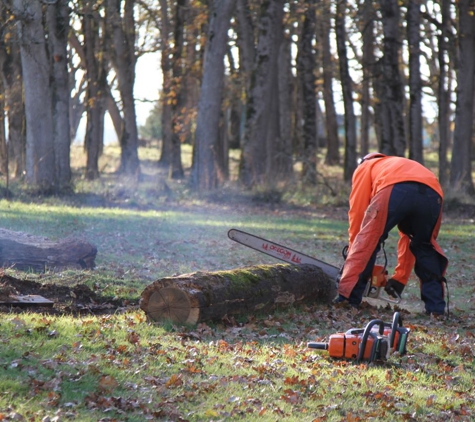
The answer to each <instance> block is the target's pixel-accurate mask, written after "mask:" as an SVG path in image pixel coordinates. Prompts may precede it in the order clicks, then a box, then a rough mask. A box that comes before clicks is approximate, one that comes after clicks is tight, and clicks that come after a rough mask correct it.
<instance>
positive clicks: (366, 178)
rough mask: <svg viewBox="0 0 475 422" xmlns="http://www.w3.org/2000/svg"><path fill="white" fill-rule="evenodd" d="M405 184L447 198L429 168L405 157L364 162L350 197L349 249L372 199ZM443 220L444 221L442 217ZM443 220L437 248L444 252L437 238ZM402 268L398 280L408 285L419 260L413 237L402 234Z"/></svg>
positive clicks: (400, 260)
mask: <svg viewBox="0 0 475 422" xmlns="http://www.w3.org/2000/svg"><path fill="white" fill-rule="evenodd" d="M401 182H420V183H423V184H425V185H427V186H429V187H431V188H432V189H434V190H435V191H436V192H437V193H438V194H439V195H440V196H441V198H443V192H442V188H441V187H440V184H439V182H438V180H437V178H436V176H435V175H434V173H432V172H431V171H430V170H429V169H427V168H426V167H424V166H423V165H422V164H420V163H418V162H417V161H413V160H409V159H407V158H403V157H395V156H382V157H377V158H372V159H369V160H366V161H364V162H363V163H361V164H360V165H359V166H358V167H357V169H356V170H355V172H354V173H353V180H352V190H351V194H350V210H349V212H348V219H349V228H348V234H349V246H350V248H351V245H352V243H353V241H354V240H355V236H356V235H357V233H358V232H359V231H360V228H361V223H362V221H363V217H364V215H365V212H366V209H367V207H368V205H369V203H370V201H371V199H372V198H373V197H374V196H375V195H376V194H377V193H378V192H380V191H381V189H383V188H385V187H388V186H390V185H394V184H396V183H401ZM439 220H440V218H439ZM439 225H440V221H439V223H438V224H437V227H436V230H434V235H433V239H432V240H433V242H432V243H433V245H434V247H435V248H436V249H437V250H438V251H439V252H441V250H440V247H439V245H437V242H436V241H435V239H436V238H437V234H438V228H439ZM399 235H400V240H399V242H398V265H397V267H396V269H395V274H394V276H393V277H394V278H395V279H396V280H398V281H399V282H401V283H403V284H406V283H407V280H408V279H409V276H410V274H411V271H412V268H413V267H414V262H415V258H414V255H412V253H411V251H410V250H409V238H408V236H406V235H405V234H403V233H401V232H399Z"/></svg>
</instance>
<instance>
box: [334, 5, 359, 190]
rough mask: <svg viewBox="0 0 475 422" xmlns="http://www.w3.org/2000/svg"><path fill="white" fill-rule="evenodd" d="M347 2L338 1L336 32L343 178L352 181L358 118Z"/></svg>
mask: <svg viewBox="0 0 475 422" xmlns="http://www.w3.org/2000/svg"><path fill="white" fill-rule="evenodd" d="M346 7H347V4H346V0H338V2H337V9H336V17H335V31H336V41H337V48H338V59H339V63H340V79H341V88H342V92H343V104H344V108H345V140H346V142H345V164H344V169H343V178H344V180H345V181H347V182H348V181H350V180H351V178H352V176H353V172H354V171H355V169H356V164H357V157H356V117H355V111H354V108H353V106H354V105H353V87H352V86H353V81H352V79H351V75H350V69H349V65H348V57H347V51H346V50H347V49H346V29H345V10H346Z"/></svg>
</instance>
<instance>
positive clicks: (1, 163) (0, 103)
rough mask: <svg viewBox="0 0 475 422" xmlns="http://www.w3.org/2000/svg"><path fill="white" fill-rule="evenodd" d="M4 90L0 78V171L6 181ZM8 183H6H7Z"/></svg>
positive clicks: (6, 156) (6, 153)
mask: <svg viewBox="0 0 475 422" xmlns="http://www.w3.org/2000/svg"><path fill="white" fill-rule="evenodd" d="M4 92H5V90H4V88H3V79H2V78H0V173H1V174H2V175H5V176H6V178H7V181H8V151H7V132H6V121H5V111H4V110H5V95H3V93H4ZM7 185H8V183H7Z"/></svg>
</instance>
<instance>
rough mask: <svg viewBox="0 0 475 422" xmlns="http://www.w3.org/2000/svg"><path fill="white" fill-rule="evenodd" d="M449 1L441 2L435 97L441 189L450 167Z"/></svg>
mask: <svg viewBox="0 0 475 422" xmlns="http://www.w3.org/2000/svg"><path fill="white" fill-rule="evenodd" d="M450 3H451V2H450V0H442V1H441V6H440V7H441V19H442V21H441V28H440V35H439V37H438V52H437V56H438V62H439V77H438V78H437V79H438V87H437V96H438V106H439V114H438V123H439V182H440V184H441V185H442V187H444V188H445V187H446V186H447V184H448V181H449V173H450V172H449V170H450V165H449V161H448V158H447V153H448V150H449V145H450V133H451V130H450V115H451V110H450V92H449V87H450V85H451V84H450V61H449V60H447V59H446V57H447V56H448V54H449V52H448V48H449V47H448V42H447V38H448V36H449V25H450Z"/></svg>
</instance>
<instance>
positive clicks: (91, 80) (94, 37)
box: [82, 0, 107, 180]
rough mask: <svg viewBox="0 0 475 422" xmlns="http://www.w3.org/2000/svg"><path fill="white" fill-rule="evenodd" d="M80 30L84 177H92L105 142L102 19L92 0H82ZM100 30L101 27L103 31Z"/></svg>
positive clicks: (104, 79) (95, 172)
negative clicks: (83, 73) (84, 81)
mask: <svg viewBox="0 0 475 422" xmlns="http://www.w3.org/2000/svg"><path fill="white" fill-rule="evenodd" d="M83 8H84V14H83V16H82V31H83V36H84V56H85V64H86V72H87V76H88V79H87V89H86V114H87V122H86V138H85V148H86V152H87V159H86V178H87V179H89V180H93V179H96V178H98V177H99V157H100V155H101V153H102V148H103V143H104V112H105V101H106V89H105V87H106V84H107V82H106V74H105V65H104V63H103V62H104V61H105V53H104V45H103V43H104V38H105V34H103V38H102V39H101V37H100V36H99V32H100V30H99V27H100V24H101V20H100V19H99V16H98V15H99V14H98V13H97V11H96V10H95V2H94V1H93V0H84V3H83ZM102 32H103V31H102Z"/></svg>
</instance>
